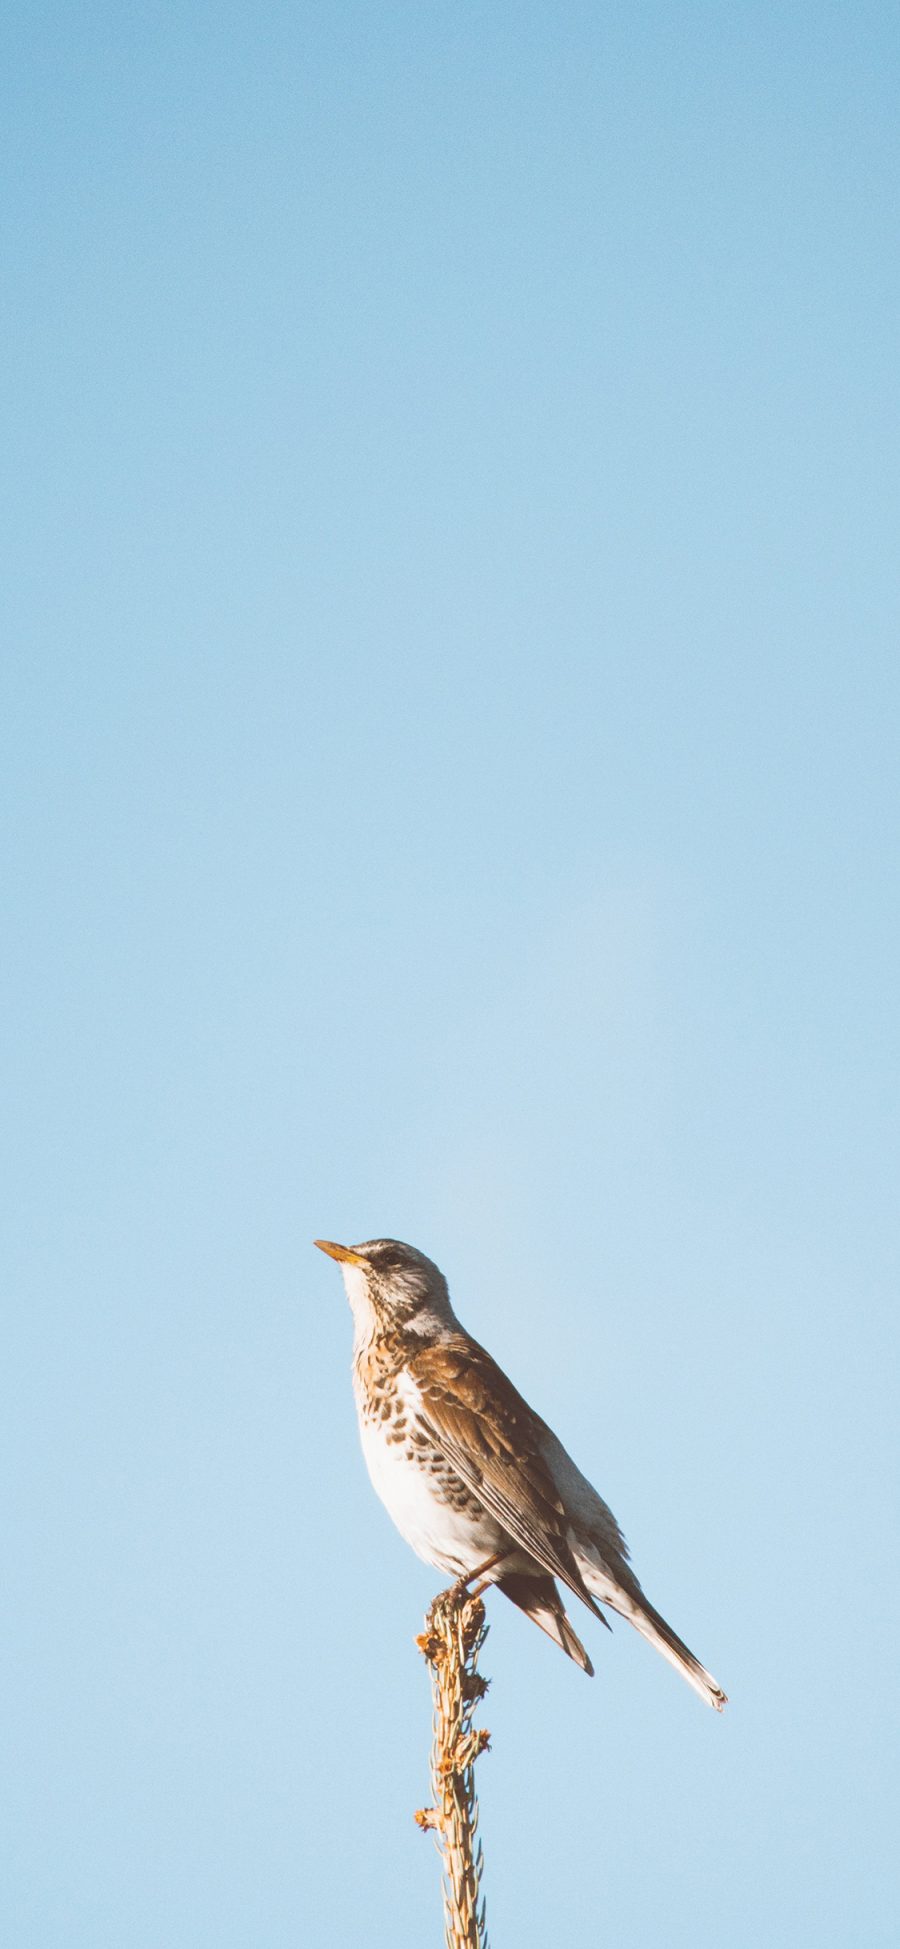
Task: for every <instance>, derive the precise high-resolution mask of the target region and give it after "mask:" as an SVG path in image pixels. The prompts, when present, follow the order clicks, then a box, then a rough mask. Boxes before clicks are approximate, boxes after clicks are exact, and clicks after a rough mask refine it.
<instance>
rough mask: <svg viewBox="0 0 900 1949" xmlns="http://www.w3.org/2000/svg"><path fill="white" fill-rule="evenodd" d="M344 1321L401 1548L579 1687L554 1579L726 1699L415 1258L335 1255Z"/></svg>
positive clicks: (582, 1655) (371, 1456) (579, 1649)
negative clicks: (512, 1629)
mask: <svg viewBox="0 0 900 1949" xmlns="http://www.w3.org/2000/svg"><path fill="white" fill-rule="evenodd" d="M314 1243H315V1244H316V1245H317V1246H318V1248H319V1250H320V1251H321V1252H326V1253H327V1254H328V1256H329V1257H330V1258H332V1259H336V1260H337V1262H338V1264H339V1265H340V1267H341V1272H342V1274H343V1279H344V1286H345V1289H346V1293H347V1298H348V1300H349V1302H350V1309H351V1312H352V1315H353V1329H354V1332H353V1392H354V1396H355V1400H356V1409H357V1415H358V1419H359V1429H360V1436H361V1439H362V1448H363V1455H364V1458H365V1462H366V1466H367V1468H368V1472H369V1476H370V1478H371V1481H372V1486H373V1488H374V1489H375V1491H376V1494H377V1495H378V1496H379V1497H380V1498H381V1501H382V1502H383V1503H384V1505H385V1507H386V1508H387V1510H388V1513H389V1515H390V1516H391V1517H392V1518H393V1521H394V1523H395V1524H396V1526H397V1528H398V1530H399V1531H400V1534H401V1535H402V1536H403V1537H404V1538H405V1540H406V1542H407V1543H409V1544H410V1545H411V1547H412V1548H413V1550H415V1552H416V1554H417V1555H418V1556H420V1557H422V1558H423V1559H424V1561H425V1562H426V1563H430V1564H432V1565H433V1566H434V1568H435V1569H438V1570H440V1571H441V1572H442V1574H444V1575H448V1576H450V1577H451V1578H453V1579H454V1580H455V1581H456V1583H457V1584H458V1586H459V1588H460V1591H462V1590H464V1589H465V1590H468V1589H469V1588H470V1587H471V1586H473V1585H474V1586H475V1588H476V1591H477V1594H479V1595H480V1594H481V1593H482V1591H484V1590H486V1589H487V1588H488V1587H489V1586H490V1585H494V1586H496V1588H497V1589H498V1590H500V1591H502V1592H503V1595H504V1596H505V1597H507V1598H509V1599H510V1601H511V1602H512V1603H513V1604H515V1605H517V1606H518V1608H519V1610H521V1611H524V1613H525V1615H526V1616H527V1617H529V1618H530V1619H531V1620H532V1621H533V1623H535V1624H536V1625H538V1626H539V1628H540V1629H541V1630H542V1631H545V1632H546V1634H547V1636H548V1637H550V1638H552V1639H553V1640H554V1642H555V1643H556V1644H558V1645H559V1646H560V1647H561V1649H562V1650H563V1651H565V1652H566V1653H567V1655H568V1656H569V1657H570V1658H571V1659H572V1660H573V1661H574V1663H575V1664H576V1665H579V1666H580V1667H581V1670H582V1671H584V1672H586V1673H587V1674H588V1676H589V1677H591V1676H593V1669H594V1668H593V1665H592V1664H591V1661H590V1658H589V1657H588V1654H587V1652H586V1651H585V1648H584V1646H583V1644H582V1643H581V1641H580V1639H579V1638H578V1637H577V1635H576V1633H575V1631H574V1629H573V1626H572V1624H571V1621H570V1619H569V1617H568V1615H567V1613H566V1609H565V1606H564V1603H563V1599H562V1597H561V1595H560V1592H559V1590H558V1588H557V1579H558V1580H559V1582H560V1583H562V1584H564V1585H565V1586H566V1588H567V1589H568V1590H569V1591H571V1592H572V1593H573V1595H574V1596H576V1597H578V1598H580V1599H581V1602H582V1603H583V1604H585V1605H586V1606H587V1608H588V1610H589V1611H592V1612H593V1613H594V1615H595V1617H597V1618H599V1619H600V1622H601V1623H602V1624H606V1625H607V1626H608V1625H609V1620H608V1618H607V1617H606V1615H605V1611H604V1610H603V1609H601V1606H605V1607H606V1609H607V1610H611V1611H614V1612H617V1613H618V1615H619V1616H620V1617H624V1618H627V1620H628V1622H629V1624H632V1625H633V1626H634V1628H635V1630H636V1631H639V1632H640V1634H641V1636H642V1637H643V1638H646V1639H647V1641H648V1643H650V1644H651V1645H653V1646H654V1647H655V1649H656V1650H657V1651H659V1652H661V1654H662V1656H663V1657H664V1658H667V1659H668V1661H669V1663H670V1664H671V1665H674V1667H675V1669H676V1671H678V1672H680V1673H681V1676H682V1677H683V1678H684V1679H686V1680H687V1683H688V1684H689V1685H691V1686H692V1687H693V1689H694V1691H695V1692H697V1693H698V1694H699V1696H700V1698H701V1699H703V1700H705V1702H706V1703H707V1704H708V1705H711V1706H713V1707H715V1709H716V1711H718V1712H721V1711H722V1708H723V1706H724V1705H725V1704H726V1702H727V1701H726V1695H725V1693H724V1692H723V1690H722V1688H721V1686H720V1685H719V1684H717V1682H716V1680H715V1679H714V1678H713V1677H711V1675H710V1673H709V1672H708V1671H707V1670H706V1669H705V1667H704V1666H703V1665H701V1664H700V1662H699V1659H697V1658H695V1657H694V1654H693V1652H692V1651H689V1650H688V1647H687V1645H686V1644H684V1643H683V1641H682V1639H681V1638H679V1637H678V1636H677V1634H676V1632H674V1631H673V1630H672V1628H671V1625H669V1624H667V1623H666V1621H665V1618H663V1617H661V1615H660V1613H659V1611H657V1610H655V1609H654V1607H653V1605H652V1604H651V1603H650V1601H649V1599H648V1598H647V1597H645V1595H644V1592H643V1591H642V1589H641V1586H640V1584H639V1583H638V1580H637V1577H636V1576H635V1574H634V1571H633V1570H632V1568H631V1565H630V1562H629V1555H628V1546H627V1544H626V1542H625V1538H624V1536H623V1535H622V1532H621V1530H620V1528H619V1525H618V1523H617V1522H616V1519H615V1517H614V1515H613V1513H612V1510H611V1509H609V1508H608V1507H607V1505H606V1503H605V1502H604V1501H603V1500H602V1498H601V1497H600V1496H599V1495H598V1494H597V1491H596V1489H594V1488H592V1486H591V1484H590V1482H589V1481H588V1480H587V1477H586V1476H584V1475H582V1473H581V1470H580V1469H579V1468H577V1467H576V1465H575V1463H574V1462H573V1461H572V1459H571V1457H570V1456H569V1455H568V1454H567V1453H566V1450H565V1449H564V1448H563V1445H562V1443H561V1442H560V1441H559V1440H558V1439H557V1437H556V1435H555V1434H554V1433H553V1431H552V1429H551V1428H549V1427H548V1426H547V1423H546V1422H545V1421H542V1420H541V1417H540V1415H538V1414H536V1413H535V1411H534V1409H533V1408H531V1407H529V1405H528V1403H527V1401H525V1400H524V1399H523V1397H522V1395H521V1394H519V1393H518V1391H517V1389H516V1388H515V1387H514V1386H513V1384H512V1382H511V1381H510V1380H508V1379H507V1377H506V1375H505V1374H504V1373H503V1371H502V1369H501V1368H500V1367H498V1365H497V1363H496V1361H495V1360H493V1359H492V1357H491V1355H490V1354H489V1353H487V1352H486V1350H485V1348H484V1347H482V1346H480V1345H479V1343H478V1341H477V1340H474V1339H473V1338H472V1336H471V1334H469V1333H468V1332H467V1331H466V1329H465V1327H464V1326H462V1324H461V1323H460V1321H459V1320H458V1319H457V1316H456V1314H455V1312H454V1310H453V1306H452V1304H451V1301H450V1293H449V1290H448V1286H447V1281H446V1279H445V1278H444V1275H443V1273H442V1272H440V1271H439V1270H438V1267H437V1266H436V1265H435V1264H434V1263H433V1261H432V1260H431V1259H428V1258H426V1256H425V1254H424V1252H419V1251H417V1250H416V1248H415V1247H414V1246H412V1245H404V1244H403V1243H402V1241H401V1240H399V1239H394V1238H375V1239H368V1240H367V1241H366V1242H365V1243H364V1244H362V1245H336V1244H335V1243H334V1241H333V1240H331V1239H325V1238H317V1239H316V1240H315V1241H314Z"/></svg>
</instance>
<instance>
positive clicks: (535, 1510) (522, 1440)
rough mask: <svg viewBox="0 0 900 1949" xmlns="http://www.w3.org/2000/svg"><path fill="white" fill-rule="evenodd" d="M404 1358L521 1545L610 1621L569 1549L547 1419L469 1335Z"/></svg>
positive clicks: (456, 1460)
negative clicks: (548, 1451)
mask: <svg viewBox="0 0 900 1949" xmlns="http://www.w3.org/2000/svg"><path fill="white" fill-rule="evenodd" d="M407 1365H408V1370H409V1373H410V1374H411V1376H412V1377H413V1379H414V1380H415V1381H416V1382H417V1384H418V1387H419V1389H420V1392H421V1413H422V1415H423V1416H424V1418H425V1420H426V1421H427V1423H428V1426H429V1428H430V1430H431V1432H432V1435H433V1436H434V1439H435V1441H436V1442H437V1443H438V1446H439V1447H440V1448H441V1449H442V1451H443V1453H444V1454H445V1455H446V1457H447V1460H448V1461H449V1462H450V1463H451V1464H452V1466H453V1468H454V1469H455V1470H456V1472H457V1474H458V1475H461V1476H462V1479H463V1481H464V1482H465V1483H466V1484H467V1486H468V1487H469V1488H470V1489H471V1490H472V1491H473V1493H474V1494H475V1495H476V1496H477V1497H478V1498H479V1500H480V1501H481V1502H483V1503H484V1506H485V1508H486V1509H489V1510H490V1512H491V1515H492V1516H495V1517H496V1519H497V1521H498V1522H500V1523H502V1524H503V1527H504V1529H508V1530H509V1533H510V1535H511V1536H513V1537H514V1538H515V1540H516V1542H517V1543H518V1544H520V1545H521V1547H522V1549H523V1550H526V1551H527V1552H528V1554H529V1555H530V1556H532V1557H534V1559H535V1561H536V1562H537V1563H539V1564H541V1565H542V1566H543V1568H544V1569H545V1570H549V1572H550V1574H551V1576H554V1577H560V1578H561V1579H562V1581H563V1583H565V1584H568V1586H569V1589H570V1590H573V1591H574V1592H575V1594H576V1596H577V1597H580V1598H582V1599H583V1601H584V1603H585V1604H587V1605H588V1607H589V1609H590V1610H592V1611H593V1612H594V1613H595V1615H596V1616H597V1617H599V1618H601V1619H602V1622H603V1623H604V1624H605V1623H606V1619H605V1618H604V1617H603V1613H602V1611H600V1610H598V1608H597V1605H596V1603H595V1602H594V1599H593V1597H592V1596H591V1594H590V1591H589V1590H588V1589H587V1587H586V1585H585V1583H584V1579H583V1578H582V1576H581V1573H580V1571H579V1569H578V1565H577V1563H576V1562H575V1559H574V1557H573V1555H572V1551H571V1549H570V1547H569V1543H568V1536H567V1532H568V1528H569V1519H568V1517H567V1514H566V1509H565V1504H564V1503H563V1502H562V1500H561V1498H560V1496H559V1492H558V1490H557V1489H556V1488H555V1486H554V1483H553V1480H552V1477H551V1475H550V1471H549V1469H548V1467H547V1465H546V1463H545V1462H544V1460H543V1456H542V1453H541V1449H542V1446H543V1442H544V1439H545V1438H546V1437H547V1436H548V1435H549V1433H550V1430H549V1429H548V1427H547V1425H546V1422H544V1421H542V1420H541V1419H540V1416H539V1415H536V1414H535V1412H534V1410H533V1408H530V1407H529V1406H528V1402H527V1401H525V1400H523V1398H522V1396H521V1394H519V1393H518V1392H517V1390H516V1389H515V1388H514V1387H513V1385H512V1382H511V1381H508V1380H507V1378H506V1375H505V1374H504V1373H503V1372H502V1370H501V1369H500V1368H499V1367H498V1366H497V1363H496V1361H494V1360H492V1359H491V1356H490V1354H489V1353H487V1352H486V1351H485V1349H484V1347H480V1346H479V1345H478V1342H477V1340H470V1339H469V1338H468V1336H465V1337H464V1336H463V1335H455V1336H454V1338H453V1339H452V1340H443V1341H440V1342H439V1343H438V1344H437V1345H436V1346H430V1347H429V1346H425V1347H422V1348H421V1349H420V1350H419V1351H417V1352H416V1353H415V1354H413V1356H412V1358H411V1359H410V1360H409V1361H408V1363H407Z"/></svg>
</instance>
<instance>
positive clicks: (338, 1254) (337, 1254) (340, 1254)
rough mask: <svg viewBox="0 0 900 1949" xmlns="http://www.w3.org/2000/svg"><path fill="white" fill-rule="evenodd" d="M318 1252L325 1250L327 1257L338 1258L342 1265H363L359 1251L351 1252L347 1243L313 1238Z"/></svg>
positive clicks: (363, 1261) (363, 1260)
mask: <svg viewBox="0 0 900 1949" xmlns="http://www.w3.org/2000/svg"><path fill="white" fill-rule="evenodd" d="M313 1244H314V1245H317V1246H318V1248H319V1251H320V1252H327V1253H328V1257H329V1259H339V1260H340V1262H341V1264H342V1265H365V1263H366V1261H365V1259H364V1258H362V1257H361V1255H360V1253H359V1252H351V1250H350V1247H349V1245H335V1244H334V1243H333V1241H332V1240H331V1239H330V1238H314V1239H313Z"/></svg>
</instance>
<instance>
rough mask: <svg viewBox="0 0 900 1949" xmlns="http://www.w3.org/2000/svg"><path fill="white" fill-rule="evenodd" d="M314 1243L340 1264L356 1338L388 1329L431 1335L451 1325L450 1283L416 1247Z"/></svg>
mask: <svg viewBox="0 0 900 1949" xmlns="http://www.w3.org/2000/svg"><path fill="white" fill-rule="evenodd" d="M315 1244H316V1245H317V1246H318V1248H319V1251H320V1252H327V1253H328V1256H329V1258H330V1259H337V1262H338V1264H339V1266H340V1268H341V1271H342V1273H343V1275H344V1285H345V1287H346V1291H347V1298H348V1299H349V1301H350V1305H351V1308H352V1311H353V1318H354V1321H355V1323H356V1329H357V1333H358V1334H362V1335H364V1336H367V1335H368V1334H369V1333H370V1332H371V1331H372V1330H373V1329H377V1328H384V1327H387V1326H405V1327H407V1328H408V1329H409V1330H410V1331H411V1332H413V1333H427V1332H429V1331H433V1330H434V1328H435V1327H440V1326H446V1325H448V1324H450V1323H452V1321H453V1317H454V1316H453V1309H452V1307H451V1305H450V1295H449V1293H448V1291H447V1281H446V1279H445V1278H444V1275H443V1273H442V1272H440V1271H439V1270H438V1268H437V1266H436V1265H435V1264H434V1263H433V1261H432V1260H431V1259H426V1257H425V1254H424V1252H417V1251H416V1249H415V1246H413V1245H403V1244H402V1243H401V1241H400V1239H397V1238H370V1239H367V1240H366V1242H365V1244H364V1245H335V1244H334V1243H333V1241H332V1240H331V1239H328V1238H317V1239H316V1240H315Z"/></svg>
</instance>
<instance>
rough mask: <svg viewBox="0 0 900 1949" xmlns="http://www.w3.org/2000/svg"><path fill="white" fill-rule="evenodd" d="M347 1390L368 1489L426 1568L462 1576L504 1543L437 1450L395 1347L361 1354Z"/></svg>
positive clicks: (387, 1342) (376, 1344) (386, 1341)
mask: <svg viewBox="0 0 900 1949" xmlns="http://www.w3.org/2000/svg"><path fill="white" fill-rule="evenodd" d="M353 1391H354V1394H355V1397H356V1406H357V1412H358V1415H359V1431H360V1437H361V1440H362V1449H363V1455H364V1457H365V1462H366V1467H367V1469H368V1471H369V1476H370V1479H371V1482H372V1487H373V1488H374V1490H375V1493H376V1495H377V1496H379V1497H380V1499H381V1501H382V1502H383V1503H384V1506H385V1508H386V1509H387V1511H388V1513H389V1515H390V1516H391V1517H392V1519H393V1521H394V1522H395V1523H396V1525H397V1528H398V1529H399V1531H400V1534H401V1536H403V1537H404V1538H405V1540H406V1542H407V1543H409V1545H410V1547H411V1548H412V1549H413V1550H415V1552H416V1555H417V1556H420V1557H422V1558H423V1559H424V1561H425V1562H426V1563H432V1564H434V1565H435V1567H436V1568H437V1569H440V1570H442V1571H445V1572H447V1573H449V1574H450V1575H451V1576H457V1577H458V1576H464V1575H466V1574H467V1572H468V1571H469V1570H471V1569H472V1568H474V1567H475V1566H476V1565H477V1564H479V1563H483V1562H484V1560H485V1558H486V1557H488V1556H491V1555H492V1554H493V1553H494V1551H495V1550H498V1549H500V1548H501V1547H502V1545H503V1543H504V1542H505V1541H506V1540H507V1538H506V1535H505V1532H504V1531H503V1530H502V1529H501V1527H500V1525H499V1524H498V1523H497V1522H496V1521H495V1519H494V1518H493V1517H492V1516H491V1515H490V1514H489V1513H488V1511H487V1510H486V1509H485V1508H484V1507H483V1505H482V1504H481V1503H480V1502H479V1501H478V1500H477V1498H476V1497H475V1496H474V1495H473V1494H472V1491H471V1490H470V1489H469V1488H467V1486H466V1484H465V1482H464V1481H463V1480H462V1478H461V1476H459V1475H458V1474H457V1472H456V1470H455V1469H454V1468H453V1467H452V1465H451V1463H450V1462H448V1460H447V1458H446V1456H445V1455H444V1454H443V1452H442V1450H441V1449H440V1448H439V1447H438V1445H437V1443H436V1441H435V1439H434V1436H433V1434H432V1432H431V1429H430V1428H429V1426H428V1424H427V1422H426V1421H425V1419H424V1416H423V1414H422V1397H421V1393H420V1390H419V1388H418V1385H417V1383H416V1381H415V1380H414V1378H413V1376H412V1375H411V1374H410V1373H409V1372H408V1371H407V1369H406V1366H405V1349H404V1348H403V1347H402V1346H401V1345H400V1344H399V1342H397V1341H393V1340H392V1339H390V1338H388V1336H384V1337H383V1338H382V1337H381V1336H379V1338H378V1340H377V1341H374V1340H373V1341H370V1342H369V1343H368V1344H367V1345H366V1346H365V1347H362V1348H360V1350H359V1352H358V1353H357V1356H356V1359H355V1360H354V1365H353Z"/></svg>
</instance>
